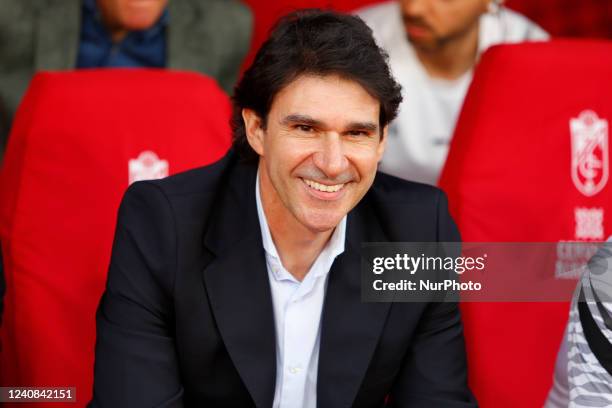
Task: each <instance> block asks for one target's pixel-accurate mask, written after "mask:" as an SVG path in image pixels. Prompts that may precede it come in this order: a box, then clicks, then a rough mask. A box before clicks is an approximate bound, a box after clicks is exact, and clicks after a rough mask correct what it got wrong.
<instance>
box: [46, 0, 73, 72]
mask: <svg viewBox="0 0 612 408" xmlns="http://www.w3.org/2000/svg"><path fill="white" fill-rule="evenodd" d="M81 8H82V1H81V0H59V1H54V2H51V3H50V5H49V6H48V7H45V8H44V9H43V10H41V11H40V13H39V14H38V15H37V16H36V19H37V22H36V23H37V24H36V27H37V33H36V49H35V67H36V69H37V70H61V69H73V68H74V66H75V64H76V58H77V51H78V46H79V33H80V29H81V25H80V21H81V13H82V10H81Z"/></svg>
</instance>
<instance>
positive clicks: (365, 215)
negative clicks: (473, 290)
mask: <svg viewBox="0 0 612 408" xmlns="http://www.w3.org/2000/svg"><path fill="white" fill-rule="evenodd" d="M400 101H401V96H400V88H399V86H398V85H397V83H396V82H395V81H394V80H393V78H392V77H391V75H390V73H389V68H388V66H387V64H386V60H385V56H384V54H383V53H382V52H381V50H380V49H379V48H378V47H377V46H376V44H375V43H374V40H373V38H372V36H371V32H370V30H369V29H368V28H367V26H366V25H365V24H364V23H363V22H362V21H361V20H360V19H358V18H356V17H353V16H348V15H342V14H336V13H333V12H325V11H305V12H297V13H294V14H291V15H289V16H287V17H286V18H284V19H282V20H281V21H280V22H279V24H278V25H277V26H276V28H275V29H274V31H273V32H272V33H271V36H270V38H269V39H268V40H267V41H266V42H265V43H264V45H263V46H262V48H261V49H260V50H259V52H258V53H257V56H256V57H255V61H254V63H253V65H252V66H251V67H250V68H249V69H248V70H247V71H246V72H245V74H244V77H243V78H242V80H241V81H240V83H239V84H238V86H237V87H236V90H235V95H234V116H233V128H234V129H233V131H234V146H233V148H232V150H231V151H230V152H229V153H228V155H227V156H226V157H225V158H224V159H222V160H221V161H220V162H218V163H216V164H213V165H211V166H208V167H204V168H201V169H196V170H193V171H190V172H187V173H183V174H180V175H176V176H173V177H170V178H167V179H165V180H160V181H146V182H139V183H135V184H133V185H132V187H130V189H129V190H128V192H127V193H126V195H125V197H124V199H123V202H122V204H121V208H120V211H119V219H118V224H117V231H116V237H115V243H114V247H113V254H112V259H111V264H110V269H109V276H108V283H107V288H106V292H105V293H104V296H103V298H102V300H101V303H100V307H99V309H98V315H97V329H98V337H97V343H96V362H95V381H94V399H93V401H92V406H94V407H122V406H125V407H150V406H177V407H181V406H199V407H201V406H211V407H253V406H256V407H266V408H268V407H275V408H276V407H305V408H311V407H321V408H336V407H349V406H352V407H382V406H394V407H407V406H436V407H473V406H475V402H474V400H473V397H472V395H471V393H470V391H469V389H468V388H467V379H466V363H465V350H464V341H463V334H462V326H461V321H460V317H459V312H458V309H457V305H456V304H453V303H364V302H362V301H361V288H360V257H361V253H360V250H361V244H362V243H363V242H385V241H455V240H458V239H459V236H458V232H457V229H456V227H455V224H454V223H453V221H452V220H451V218H450V216H449V214H448V210H447V206H446V200H445V197H444V195H443V194H442V193H441V192H440V191H439V190H437V189H436V188H434V187H430V186H425V185H419V184H414V183H409V182H406V181H402V180H400V179H396V178H393V177H390V176H386V175H384V174H378V173H377V165H378V162H379V160H380V158H381V157H382V154H383V152H384V150H385V145H386V138H387V135H386V133H387V127H388V124H389V122H390V121H391V120H393V118H394V117H395V115H396V112H397V107H398V105H399V103H400Z"/></svg>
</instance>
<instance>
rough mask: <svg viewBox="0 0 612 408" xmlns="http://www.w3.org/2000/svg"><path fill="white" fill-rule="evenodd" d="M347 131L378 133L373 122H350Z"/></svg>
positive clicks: (376, 126)
mask: <svg viewBox="0 0 612 408" xmlns="http://www.w3.org/2000/svg"><path fill="white" fill-rule="evenodd" d="M347 129H349V130H367V131H369V132H378V125H377V124H376V123H373V122H351V123H349V124H348V126H347Z"/></svg>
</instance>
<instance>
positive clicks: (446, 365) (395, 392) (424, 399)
mask: <svg viewBox="0 0 612 408" xmlns="http://www.w3.org/2000/svg"><path fill="white" fill-rule="evenodd" d="M437 206H438V226H437V229H438V241H439V242H459V241H460V240H461V237H460V235H459V231H458V229H457V226H456V225H455V223H454V221H453V220H452V218H451V216H450V214H449V213H448V205H447V200H446V196H445V195H444V193H442V192H440V194H439V197H438V204H437ZM390 405H391V406H392V407H398V408H400V407H401V408H404V407H439V408H443V407H449V408H451V407H457V408H459V407H476V406H477V404H476V400H475V398H474V396H473V395H472V393H471V392H470V390H469V388H468V384H467V362H466V354H465V343H464V339H463V325H462V324H461V317H460V314H459V307H458V304H457V303H448V302H447V303H430V304H429V305H428V306H427V307H426V309H425V312H424V313H423V315H422V317H421V320H420V322H419V325H418V328H417V333H416V334H415V336H414V338H413V340H412V344H411V346H410V348H409V350H408V353H407V355H406V356H405V357H404V361H403V365H402V368H401V370H400V373H399V375H398V378H397V380H396V382H395V384H394V385H393V388H392V390H391V395H390Z"/></svg>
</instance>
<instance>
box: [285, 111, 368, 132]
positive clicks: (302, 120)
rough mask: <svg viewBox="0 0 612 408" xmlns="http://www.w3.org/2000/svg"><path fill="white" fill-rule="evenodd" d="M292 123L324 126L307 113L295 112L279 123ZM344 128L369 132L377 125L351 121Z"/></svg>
mask: <svg viewBox="0 0 612 408" xmlns="http://www.w3.org/2000/svg"><path fill="white" fill-rule="evenodd" d="M294 123H299V124H302V125H308V126H313V127H325V123H323V122H321V121H320V120H317V119H314V118H313V117H311V116H308V115H301V114H297V113H294V114H291V115H287V116H285V117H284V118H283V119H282V120H281V124H283V125H285V126H287V125H290V124H294ZM346 129H347V130H366V131H369V132H377V131H378V125H377V124H376V123H373V122H351V123H349V124H348V125H347V126H346Z"/></svg>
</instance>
